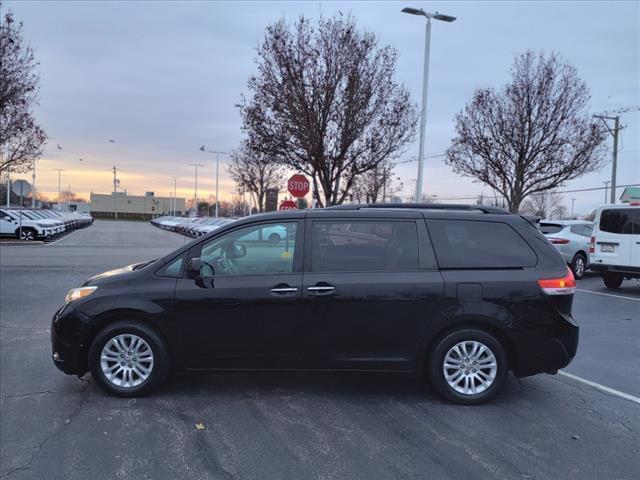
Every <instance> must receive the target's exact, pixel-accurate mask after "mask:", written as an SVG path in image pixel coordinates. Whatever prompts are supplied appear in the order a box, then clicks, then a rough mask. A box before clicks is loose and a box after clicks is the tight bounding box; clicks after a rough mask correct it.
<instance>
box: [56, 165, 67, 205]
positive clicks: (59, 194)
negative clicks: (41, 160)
mask: <svg viewBox="0 0 640 480" xmlns="http://www.w3.org/2000/svg"><path fill="white" fill-rule="evenodd" d="M54 170H56V171H57V172H58V206H59V205H60V203H61V202H62V194H61V190H60V179H61V178H62V172H64V171H65V169H64V168H54Z"/></svg>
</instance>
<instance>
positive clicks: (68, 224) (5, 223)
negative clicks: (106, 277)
mask: <svg viewBox="0 0 640 480" xmlns="http://www.w3.org/2000/svg"><path fill="white" fill-rule="evenodd" d="M92 223H93V218H92V217H91V215H89V214H88V213H80V212H58V211H56V210H44V209H26V208H3V209H0V236H2V237H12V238H19V239H22V240H26V241H33V240H46V239H49V238H52V237H56V236H58V235H62V234H63V233H65V232H69V231H71V230H75V229H77V228H83V227H87V226H89V225H91V224H92Z"/></svg>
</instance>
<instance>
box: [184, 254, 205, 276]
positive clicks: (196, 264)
mask: <svg viewBox="0 0 640 480" xmlns="http://www.w3.org/2000/svg"><path fill="white" fill-rule="evenodd" d="M201 267H202V261H201V260H200V258H199V257H194V258H192V259H190V260H189V263H188V264H187V275H189V277H191V278H198V277H200V269H201Z"/></svg>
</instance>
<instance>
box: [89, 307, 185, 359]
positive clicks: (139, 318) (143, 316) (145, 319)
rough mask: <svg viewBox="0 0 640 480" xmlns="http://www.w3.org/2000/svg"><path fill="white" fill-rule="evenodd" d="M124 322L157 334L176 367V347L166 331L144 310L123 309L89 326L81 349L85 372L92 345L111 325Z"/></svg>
mask: <svg viewBox="0 0 640 480" xmlns="http://www.w3.org/2000/svg"><path fill="white" fill-rule="evenodd" d="M123 320H129V321H133V322H137V323H141V324H143V325H144V326H145V327H147V328H150V329H152V330H153V331H154V332H155V333H157V334H158V336H159V337H160V339H161V340H162V341H163V343H164V346H165V347H166V349H167V352H169V364H170V365H172V366H173V365H175V362H174V360H175V351H174V347H173V345H172V344H171V342H169V339H168V336H167V333H166V332H165V331H164V329H162V328H159V327H158V324H157V322H155V321H153V320H152V319H151V318H149V314H148V313H147V312H144V311H142V310H133V309H122V310H116V311H111V312H108V313H105V314H103V315H101V316H100V317H99V318H97V319H96V321H94V322H92V323H91V325H90V326H88V328H87V330H86V332H85V334H84V338H83V342H82V344H81V347H80V351H81V355H80V357H81V359H82V362H83V365H82V369H83V370H84V371H85V372H87V371H88V370H89V349H90V348H91V344H92V343H93V341H94V340H95V338H96V337H97V336H98V334H99V333H100V332H101V331H102V330H104V329H105V328H107V327H108V326H109V325H113V324H114V323H116V322H120V321H123Z"/></svg>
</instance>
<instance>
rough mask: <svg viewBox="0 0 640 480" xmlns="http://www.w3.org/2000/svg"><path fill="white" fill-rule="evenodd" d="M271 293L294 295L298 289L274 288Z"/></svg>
mask: <svg viewBox="0 0 640 480" xmlns="http://www.w3.org/2000/svg"><path fill="white" fill-rule="evenodd" d="M270 291H271V293H294V292H297V291H298V289H297V288H296V287H274V288H272V289H271V290H270Z"/></svg>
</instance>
